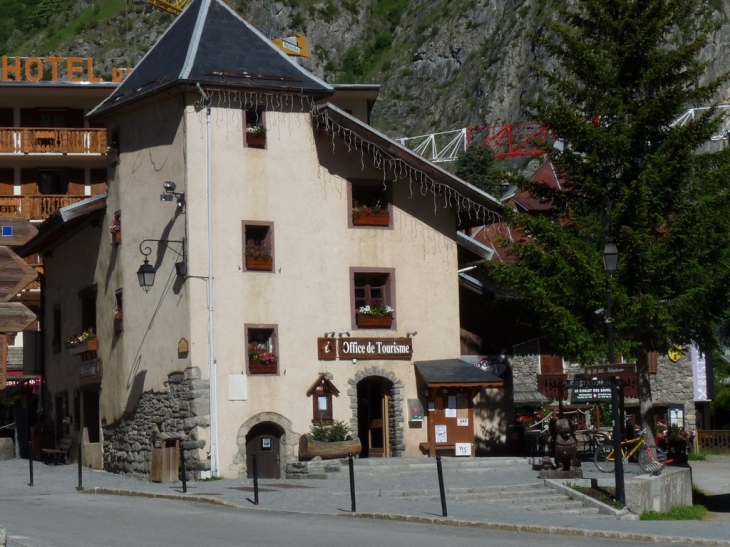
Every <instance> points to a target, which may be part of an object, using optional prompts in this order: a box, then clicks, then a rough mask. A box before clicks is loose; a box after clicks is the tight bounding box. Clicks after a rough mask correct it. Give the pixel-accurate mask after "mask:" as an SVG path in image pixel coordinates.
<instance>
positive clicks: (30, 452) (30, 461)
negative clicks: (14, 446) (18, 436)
mask: <svg viewBox="0 0 730 547" xmlns="http://www.w3.org/2000/svg"><path fill="white" fill-rule="evenodd" d="M28 467H29V468H30V482H29V483H28V486H33V442H32V441H28Z"/></svg>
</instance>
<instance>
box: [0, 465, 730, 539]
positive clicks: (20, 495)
mask: <svg viewBox="0 0 730 547" xmlns="http://www.w3.org/2000/svg"><path fill="white" fill-rule="evenodd" d="M485 460H486V459H485ZM425 461H426V462H428V463H430V462H429V461H428V460H425ZM492 463H493V467H487V468H481V469H478V470H468V469H466V470H465V469H458V468H456V467H455V466H453V465H451V464H450V461H449V460H448V459H446V458H445V459H444V481H445V484H446V487H447V489H452V490H456V489H459V488H462V489H463V488H466V487H468V488H476V489H479V488H488V487H494V486H496V485H503V486H508V487H511V486H515V485H529V484H532V485H536V484H538V483H541V482H542V481H541V480H540V479H539V478H538V476H537V475H538V473H537V471H535V470H534V469H533V467H532V466H531V465H530V463H529V461H528V460H527V459H519V458H511V459H499V458H495V459H493V460H490V465H491V464H492ZM365 465H366V462H362V463H361V464H358V465H356V468H355V477H356V505H357V507H356V509H357V511H356V513H355V514H353V513H352V512H351V498H350V490H349V481H348V476H347V472H346V466H345V467H344V472H343V473H342V474H341V478H330V479H326V480H297V481H292V480H289V481H286V480H262V481H260V491H259V501H260V503H259V505H258V506H255V505H253V503H252V501H253V497H254V494H253V484H252V481H251V480H249V479H226V480H213V481H202V482H189V483H188V490H187V492H186V493H183V492H182V486H181V483H179V482H177V483H163V484H158V483H150V482H148V481H146V480H140V479H135V478H130V477H126V476H122V475H114V474H110V473H106V472H103V471H95V470H91V469H83V470H82V482H83V488H84V490H83V491H82V492H77V490H76V486H77V483H78V476H77V472H78V468H77V467H76V465H74V464H72V465H61V466H46V465H43V464H40V463H38V462H36V463H35V465H34V486H33V487H30V486H28V481H29V474H28V462H27V461H26V460H9V461H4V462H0V525H5V526H7V527H8V534H9V536H11V537H13V536H15V535H23V534H18V533H14V532H13V524H14V523H13V522H7V521H5V519H6V518H7V517H6V515H8V514H10V510H9V509H8V507H9V504H10V505H12V506H15V505H16V504H18V503H19V502H20V500H27V499H28V498H30V499H39V500H44V499H51V497H53V498H57V499H58V500H59V503H63V501H64V499H65V500H67V501H69V502H70V501H71V500H74V501H75V500H84V502H85V503H87V504H88V505H87V506H92V505H95V502H94V500H98V503H104V504H105V505H108V504H110V503H111V504H112V505H113V504H114V503H119V504H120V510H121V508H122V505H126V504H128V503H129V500H128V496H137V497H140V496H141V497H147V498H156V500H155V501H156V503H155V505H154V507H159V508H160V509H162V508H163V507H165V505H166V503H170V504H171V503H178V501H198V502H205V503H207V504H209V505H210V506H212V509H214V510H219V511H223V510H227V509H228V508H231V509H237V510H238V512H239V513H240V510H244V511H245V512H246V513H247V515H249V514H250V515H254V516H255V515H256V514H262V513H265V512H275V513H276V514H277V515H281V512H286V513H289V514H296V513H299V514H309V515H321V516H323V515H329V516H338V517H345V516H348V517H351V516H356V517H361V518H367V519H379V520H385V521H391V520H397V521H404V522H417V523H426V524H439V525H449V526H453V527H461V528H474V529H477V530H478V529H482V530H484V529H487V530H492V531H494V530H500V531H516V532H529V533H539V534H542V535H565V536H578V537H582V538H583V541H585V540H586V539H587V538H590V541H591V543H593V541H594V540H596V539H599V538H607V539H615V540H625V541H631V542H633V541H651V542H659V543H663V542H666V543H675V544H677V543H679V544H687V545H727V546H728V547H730V519H729V518H728V516H729V515H730V503H729V501H730V484H729V483H730V458H724V457H710V458H709V459H708V460H707V461H705V462H692V474H693V479H694V482H695V484H696V485H697V486H698V488H699V489H700V490H702V491H703V492H704V493H705V494H706V495H707V498H706V499H707V500H709V501H710V502H711V503H712V505H713V507H712V508H713V510H714V511H715V513H713V515H712V518H711V519H709V520H707V521H702V522H698V521H638V520H617V518H616V517H614V516H610V515H603V514H601V515H571V514H561V513H560V512H549V511H527V510H525V509H520V508H516V507H513V506H509V505H508V504H496V505H485V504H479V503H455V502H452V501H449V507H448V517H443V516H442V513H441V505H440V500H439V497H438V494H437V493H436V494H434V495H431V496H429V495H426V496H416V497H412V496H409V495H408V494H409V493H414V492H437V488H438V482H437V475H436V468H435V465H433V471H432V472H429V471H427V472H425V473H424V472H418V473H413V474H410V473H403V474H396V475H389V476H381V475H380V474H379V473H378V472H377V470H375V471H373V469H372V468H368V467H366V466H365ZM583 469H584V477H586V478H593V477H595V478H599V479H601V480H608V479H610V476H609V477H607V476H606V474H603V473H600V472H599V471H597V470H596V469H595V466H593V465H592V464H591V463H588V462H586V463H585V464H584V468H583ZM637 472H638V469H636V470H634V469H632V468H630V469H629V473H628V475H627V478H628V477H630V476H631V473H637ZM58 496H61V497H58ZM120 496H123V497H120ZM162 499H167V500H169V501H168V502H161V501H159V500H162ZM86 500H88V502H87V501H86ZM196 506H197V504H196ZM209 509H211V507H208V508H206V510H209ZM190 510H202V509H200V508H198V509H190ZM381 524H382V523H381ZM379 526H380V525H378V527H379Z"/></svg>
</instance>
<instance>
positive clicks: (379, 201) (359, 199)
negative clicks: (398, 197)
mask: <svg viewBox="0 0 730 547" xmlns="http://www.w3.org/2000/svg"><path fill="white" fill-rule="evenodd" d="M349 197H350V205H351V210H352V214H351V216H350V221H349V222H350V226H351V227H371V228H372V227H380V228H388V227H390V226H391V225H392V224H391V207H390V203H391V191H390V187H384V186H383V181H371V180H353V181H350V196H349Z"/></svg>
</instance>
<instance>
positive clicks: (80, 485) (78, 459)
mask: <svg viewBox="0 0 730 547" xmlns="http://www.w3.org/2000/svg"><path fill="white" fill-rule="evenodd" d="M81 456H82V454H81V441H79V444H78V448H77V449H76V461H77V462H79V485H78V486H77V487H76V490H83V489H84V485H83V483H82V482H81Z"/></svg>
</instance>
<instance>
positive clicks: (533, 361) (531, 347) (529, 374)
mask: <svg viewBox="0 0 730 547" xmlns="http://www.w3.org/2000/svg"><path fill="white" fill-rule="evenodd" d="M513 353H514V354H513V355H512V358H511V359H510V363H511V364H512V381H513V383H515V384H522V385H524V386H525V387H527V388H530V389H535V390H537V375H538V374H540V340H539V339H538V338H535V339H533V340H529V341H527V342H523V343H522V344H518V345H516V346H515V347H514V348H513Z"/></svg>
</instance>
